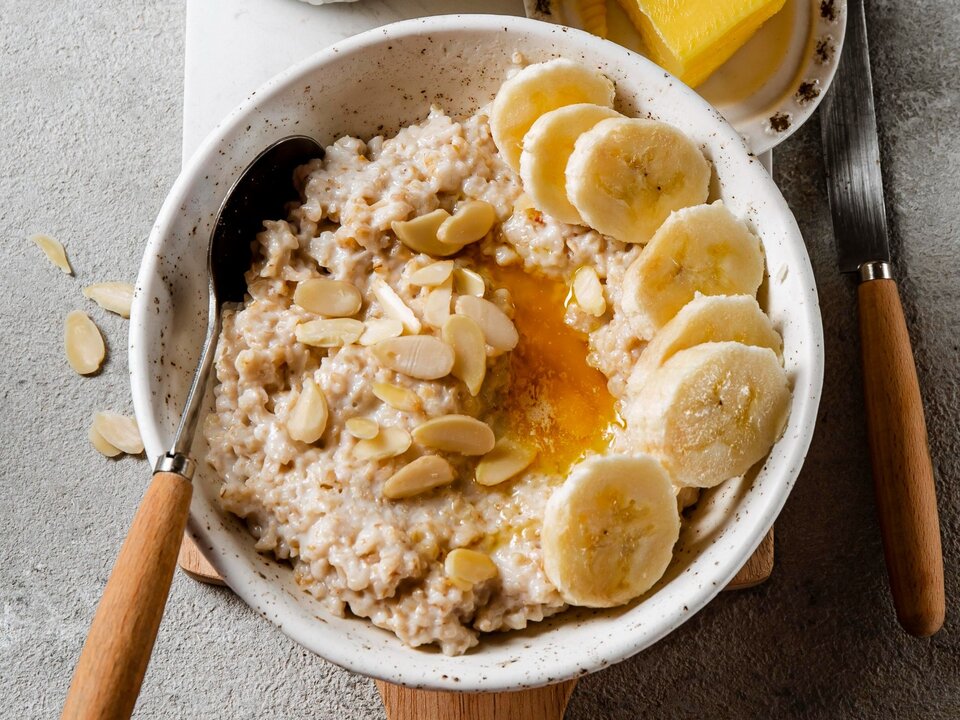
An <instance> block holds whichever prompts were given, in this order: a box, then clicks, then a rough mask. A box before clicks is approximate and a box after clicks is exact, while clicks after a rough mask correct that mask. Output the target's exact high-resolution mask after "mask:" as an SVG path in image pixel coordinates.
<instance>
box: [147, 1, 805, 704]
mask: <svg viewBox="0 0 960 720" xmlns="http://www.w3.org/2000/svg"><path fill="white" fill-rule="evenodd" d="M463 30H466V31H470V32H484V33H488V34H491V35H493V34H501V33H504V32H510V31H512V30H515V31H517V32H522V33H526V34H530V35H537V36H538V37H540V38H541V39H544V40H545V41H546V40H547V39H549V40H550V41H552V42H555V43H557V44H558V45H560V46H561V47H565V48H567V49H569V50H570V51H571V52H573V51H574V50H576V49H581V50H583V49H586V50H588V51H591V52H595V53H596V55H597V56H604V54H605V53H610V52H611V51H610V50H609V47H604V48H603V49H600V48H599V47H597V46H596V45H595V44H597V43H604V44H605V45H606V46H611V44H610V43H606V41H603V40H600V39H598V38H596V37H594V36H591V35H589V34H587V33H584V32H582V31H578V30H573V29H568V28H559V27H558V26H555V25H551V24H548V23H543V22H539V21H535V20H530V19H527V18H514V17H506V16H496V15H447V16H438V17H431V18H421V19H415V20H407V21H403V22H399V23H394V24H392V25H388V26H385V27H381V28H376V29H374V30H370V31H368V32H365V33H362V34H360V35H356V36H354V37H351V38H349V39H347V40H344V41H342V42H339V43H337V44H335V45H333V46H331V47H330V48H327V49H325V50H321V51H319V52H318V53H316V54H315V55H313V56H311V57H310V58H308V59H306V60H305V61H303V62H301V63H298V64H296V65H294V66H293V67H291V68H290V69H288V70H286V71H285V72H283V73H281V74H279V75H278V76H276V77H275V78H273V79H272V80H270V81H269V82H267V83H266V84H265V85H263V86H262V87H261V88H260V89H258V90H257V91H256V92H255V93H253V94H251V96H250V97H249V98H248V99H247V100H246V101H245V102H244V103H242V104H241V105H240V106H239V107H238V108H237V109H236V110H234V111H233V112H232V113H231V114H230V115H228V116H227V118H226V119H225V120H224V121H223V122H222V123H221V124H220V125H219V126H218V127H217V128H216V129H215V130H214V131H213V132H212V133H211V134H210V136H208V137H207V139H206V140H205V141H204V142H203V143H202V144H201V146H200V148H199V149H198V151H197V152H196V153H195V154H194V155H193V157H192V158H191V159H190V160H189V161H188V162H187V163H186V164H185V166H184V168H183V170H182V172H181V174H180V176H179V177H178V178H177V180H176V182H175V183H174V185H173V187H172V189H171V190H170V193H169V194H168V196H167V198H166V200H165V202H164V204H163V206H162V208H161V210H160V213H159V215H158V218H157V221H156V223H155V225H154V228H153V230H152V232H151V235H150V238H149V240H148V242H147V246H146V250H145V253H144V259H143V263H142V265H141V269H140V273H139V275H138V279H137V293H136V295H135V297H134V304H133V312H132V316H131V326H130V335H129V365H130V375H131V387H132V392H133V401H134V407H135V410H136V415H137V419H138V422H139V423H140V429H141V434H142V436H143V439H144V444H145V446H146V448H147V452H148V455H149V456H150V457H151V459H153V458H155V457H157V456H158V455H160V454H161V453H162V452H164V451H165V450H166V447H165V446H164V444H163V442H164V440H163V438H164V436H165V433H164V432H163V431H162V429H161V428H160V427H158V425H157V424H156V423H155V421H154V417H153V414H152V412H151V406H152V403H153V402H154V398H153V396H152V392H151V386H150V377H151V374H150V373H151V368H150V358H149V357H147V356H146V354H145V352H144V351H143V350H142V349H143V348H146V347H148V339H149V335H148V334H149V329H150V325H151V318H152V317H153V313H151V312H149V310H150V309H151V307H152V305H151V300H150V298H149V297H148V293H146V292H143V291H142V289H143V288H145V287H147V286H148V284H149V282H150V281H151V280H152V279H153V278H154V277H155V276H157V275H158V274H159V269H160V258H161V256H162V254H163V249H164V242H165V238H166V236H167V234H168V232H169V231H170V229H171V226H172V225H173V224H174V223H175V221H176V218H177V214H178V211H179V210H180V208H181V206H182V204H183V203H184V202H185V198H186V194H185V193H186V191H187V189H188V188H189V186H190V185H191V183H193V182H196V180H197V178H198V176H201V174H202V173H203V168H204V167H205V165H207V164H208V163H210V162H212V159H213V158H214V156H215V155H216V153H217V152H218V145H219V144H220V142H221V140H222V138H224V137H225V136H227V135H228V134H229V133H230V132H231V131H235V130H236V129H238V127H239V126H240V125H241V124H242V123H244V122H246V117H247V115H248V113H252V112H253V111H254V110H255V109H256V108H257V106H258V105H259V104H261V103H263V102H264V101H265V100H267V99H269V98H272V97H274V96H278V95H282V94H283V93H284V92H285V91H286V90H288V89H289V88H290V87H291V85H294V84H299V83H301V81H302V79H303V78H304V76H305V75H307V74H309V73H312V72H315V71H317V70H318V68H321V67H322V66H323V65H324V64H325V63H328V62H332V61H333V60H334V59H335V58H337V57H343V56H344V55H348V54H351V53H362V52H363V50H364V49H365V48H369V47H371V46H376V45H379V44H382V43H386V42H388V41H390V40H391V39H399V38H404V37H408V36H418V35H422V34H426V33H431V32H432V33H434V34H436V33H454V34H455V33H457V32H459V31H463ZM561 33H562V34H561ZM614 47H618V46H614ZM619 50H622V52H623V53H624V55H623V61H624V62H633V63H641V64H642V63H646V64H647V65H648V66H649V68H647V69H648V70H651V71H655V72H656V73H659V74H660V76H661V77H664V74H663V72H662V70H660V69H659V68H657V67H656V66H654V65H653V64H652V63H650V62H649V61H647V60H646V59H644V58H642V57H640V56H639V55H637V54H635V53H632V52H630V51H629V50H626V49H623V48H619ZM618 57H619V56H618ZM671 92H673V90H672V91H671ZM675 92H676V93H680V94H683V93H686V94H688V95H689V96H690V97H687V98H686V99H685V100H684V102H688V103H695V104H698V105H700V106H702V108H703V111H704V113H705V114H707V113H709V114H710V116H711V117H712V118H715V120H716V130H715V132H716V134H717V135H718V136H719V137H720V138H721V140H722V142H723V143H729V147H730V148H732V149H731V150H730V152H742V153H743V154H744V156H745V157H746V156H748V155H749V151H748V149H747V148H746V146H745V145H744V143H743V140H742V138H740V136H739V135H738V134H737V133H736V131H735V130H734V129H733V128H732V127H731V126H729V125H728V124H727V123H726V121H724V120H723V119H722V118H721V117H720V116H719V115H718V114H717V113H716V111H715V110H713V109H712V108H711V107H710V106H709V105H708V104H707V103H706V102H705V101H704V100H703V99H702V98H700V97H699V96H698V95H696V94H695V93H694V92H693V91H692V90H690V89H689V88H687V87H686V86H684V85H682V84H680V83H676V85H675ZM718 142H719V141H718ZM724 147H725V148H726V147H727V145H725V146H724ZM725 151H726V150H725ZM745 168H752V169H749V172H750V173H754V174H755V175H754V176H753V177H751V181H755V182H757V183H760V187H762V188H764V189H765V192H764V193H763V197H764V200H763V202H770V203H773V204H774V205H775V209H776V212H777V214H778V217H782V221H783V222H784V223H785V224H786V225H787V230H788V234H789V240H790V242H789V243H788V244H787V245H785V247H786V249H787V250H788V251H789V253H788V254H789V256H790V257H789V259H790V260H791V262H793V266H791V267H790V272H791V273H798V274H799V279H800V281H801V285H802V288H803V290H802V293H803V296H804V297H803V302H802V307H803V316H802V317H801V318H800V319H799V321H798V323H799V324H800V325H801V326H802V327H804V328H805V330H806V334H805V335H804V338H805V340H806V341H808V344H807V346H806V347H805V348H803V353H802V354H803V357H804V360H805V361H806V362H808V363H809V365H808V366H807V367H806V370H807V372H806V376H807V380H808V382H807V383H806V384H805V385H803V386H802V387H795V389H794V393H795V400H794V405H793V407H792V414H791V421H790V426H791V428H792V432H794V435H793V436H792V437H790V438H786V437H785V438H784V439H782V440H781V441H780V442H781V443H787V444H785V446H784V447H785V448H786V449H785V450H784V451H783V452H784V456H783V463H782V465H778V466H777V469H778V475H777V476H776V478H777V482H776V484H775V485H773V486H772V489H773V491H772V492H770V493H769V494H768V496H766V497H765V501H764V502H765V504H763V505H762V506H761V507H760V508H759V509H758V511H757V512H756V513H753V514H752V515H751V516H750V518H749V520H747V519H745V518H744V519H741V522H748V523H749V524H748V528H750V529H749V534H747V535H746V539H743V540H742V541H741V542H740V545H739V547H737V548H736V552H729V553H727V554H726V555H725V556H723V557H722V559H721V560H720V561H719V562H717V564H716V567H711V574H710V576H709V577H702V578H701V581H702V582H701V585H700V586H699V587H698V588H697V591H696V592H692V593H690V595H689V597H686V598H685V602H683V603H677V604H676V605H675V606H671V607H670V609H669V611H668V612H665V613H664V614H663V615H661V616H659V617H658V619H657V620H656V621H654V622H650V623H633V624H630V623H627V622H624V620H623V619H622V618H620V617H619V616H618V617H617V618H615V619H612V620H611V621H610V622H611V623H612V624H614V625H615V626H616V632H611V633H610V634H609V635H606V634H605V635H604V636H603V638H602V639H601V640H598V641H597V645H596V647H592V648H591V647H586V648H585V647H583V646H582V645H579V644H577V643H576V642H573V639H574V638H573V637H570V638H567V637H566V635H571V636H574V635H575V634H576V631H577V630H579V627H578V626H577V625H574V626H573V627H571V628H570V629H571V630H572V631H573V632H566V631H567V626H566V625H565V624H563V623H561V627H559V628H557V629H556V630H555V632H557V633H560V634H563V635H564V639H563V642H562V643H559V644H561V645H562V646H563V647H564V651H563V652H554V653H553V654H552V655H551V656H550V657H549V658H548V657H544V656H538V652H537V651H538V648H537V643H538V640H539V639H540V636H534V637H532V639H530V645H529V650H527V651H526V653H529V656H530V659H529V661H527V660H524V661H523V662H521V664H520V665H519V666H517V665H513V666H510V667H505V666H504V663H499V664H497V665H492V664H490V663H488V664H486V665H482V664H481V663H479V660H477V658H481V659H482V655H483V652H484V644H483V642H482V641H481V644H480V646H479V647H478V648H475V649H474V650H472V651H471V653H470V654H468V656H461V658H462V657H469V656H470V655H472V656H473V658H474V661H472V662H467V663H459V667H460V671H459V674H458V676H453V675H448V674H447V673H444V674H442V675H441V674H440V671H441V670H443V669H446V668H448V667H449V668H455V667H458V660H459V659H460V658H457V657H451V658H448V657H445V656H443V655H441V654H438V653H424V652H422V651H420V650H417V649H409V656H408V657H409V662H403V663H397V662H394V663H393V664H389V662H388V661H387V660H385V659H383V658H381V657H379V656H378V654H377V653H376V652H370V651H369V650H366V649H364V648H362V647H361V645H360V644H359V643H356V644H351V643H350V642H343V643H329V644H326V645H324V644H322V643H321V642H319V641H318V640H317V638H316V635H315V634H314V633H312V632H311V630H313V629H315V628H316V627H317V626H316V622H315V621H311V620H308V619H305V618H303V617H298V616H296V615H294V614H292V613H289V612H285V611H284V610H283V609H282V606H280V605H278V604H277V603H276V602H273V603H271V602H269V600H268V598H270V597H273V598H275V597H276V594H277V593H276V592H275V588H274V587H273V586H271V581H269V580H268V579H267V578H266V577H262V576H261V577H254V575H255V573H253V572H250V571H249V570H247V569H245V568H244V566H243V563H242V562H240V561H239V560H234V559H233V558H231V557H228V556H226V555H217V554H212V553H205V554H206V555H207V559H208V560H210V561H211V563H212V564H213V566H214V567H215V568H216V569H217V571H218V572H220V574H221V575H222V576H223V578H224V580H225V582H226V584H227V585H228V586H229V587H231V588H232V589H233V590H234V592H236V594H237V595H238V596H239V597H240V598H241V599H242V600H243V601H244V602H245V603H247V604H248V605H250V606H251V607H252V608H254V609H256V610H257V611H258V612H259V613H260V614H262V615H263V616H264V617H266V618H268V619H269V620H270V621H271V622H273V623H274V624H276V625H277V626H278V627H279V628H280V629H281V630H282V631H283V632H284V633H285V634H286V635H287V636H289V637H290V638H291V639H293V640H295V641H296V642H298V643H300V644H301V645H303V646H304V647H306V648H307V649H309V650H311V651H313V652H314V653H316V654H318V655H320V656H322V657H324V658H325V659H327V660H329V661H331V662H333V663H335V664H337V665H339V666H341V667H343V668H346V669H348V670H352V671H355V672H359V673H362V674H365V675H369V676H372V677H375V678H380V679H383V680H386V681H388V682H393V683H397V684H402V685H408V686H411V687H428V688H433V689H439V690H459V691H501V690H519V689H523V688H529V687H536V686H541V685H547V684H550V683H555V682H560V681H562V680H565V679H569V678H573V677H579V676H581V675H584V674H586V673H589V672H593V671H595V670H598V669H601V668H603V667H606V666H608V665H610V664H613V663H616V662H618V661H621V660H623V659H625V658H627V657H630V656H632V655H634V654H636V653H638V652H639V651H640V650H642V649H644V648H646V647H648V646H650V645H652V644H653V643H655V642H656V641H658V640H659V639H661V638H662V637H664V636H665V635H667V634H668V633H669V632H671V631H672V630H673V629H675V628H676V627H678V626H679V625H681V624H682V623H683V622H685V621H686V620H688V619H689V618H690V617H692V616H693V615H694V614H695V613H696V612H697V611H698V610H700V609H701V608H702V607H703V606H705V605H706V604H707V603H708V602H709V601H710V600H711V599H712V598H713V597H714V596H715V595H716V594H717V593H718V592H720V590H721V589H722V588H723V587H724V586H725V585H726V584H727V583H728V582H729V581H730V580H731V579H732V578H733V576H734V575H735V574H736V573H737V572H738V571H739V569H740V567H741V566H742V565H743V564H744V562H746V560H747V559H748V558H749V557H750V555H751V554H752V553H753V551H754V550H755V549H756V548H757V546H758V545H759V544H760V542H761V541H762V539H763V538H764V536H765V535H766V533H767V531H768V530H769V529H770V527H771V526H772V525H773V522H774V519H775V518H776V516H777V515H778V514H779V512H780V510H781V508H782V507H783V504H784V502H785V501H786V498H787V496H788V494H789V492H790V490H791V488H792V486H793V484H794V481H795V480H796V477H797V475H798V474H799V472H800V467H801V466H802V464H803V460H804V457H805V455H806V452H807V449H808V447H809V444H810V441H811V438H812V435H813V429H814V424H815V421H816V414H817V408H818V404H819V399H820V390H821V385H822V377H823V337H822V325H821V321H820V314H819V304H818V300H817V294H816V285H815V282H814V278H813V272H812V269H811V267H810V262H809V258H808V256H807V253H806V249H805V246H804V244H803V239H802V237H801V235H800V231H799V228H798V227H797V225H796V220H795V219H794V218H793V215H792V214H791V212H790V210H789V208H788V206H787V204H786V201H785V200H784V199H783V197H782V196H781V195H780V192H779V190H778V189H777V187H776V185H775V184H774V183H773V181H772V179H770V177H769V175H767V173H766V171H765V170H763V169H762V168H761V167H760V165H759V163H757V162H756V161H755V160H753V159H751V162H749V163H745ZM745 172H747V170H746V169H745ZM772 272H773V270H772V269H771V273H772ZM189 529H190V532H191V534H192V535H193V536H194V537H195V538H197V539H198V541H199V542H198V545H200V546H201V547H202V546H205V545H209V542H210V535H209V534H208V532H207V529H206V528H205V527H204V523H203V522H202V521H200V520H199V519H198V517H197V516H196V515H195V508H193V507H192V508H191V517H190V521H189ZM744 532H746V531H744ZM642 604H643V603H641V605H642ZM356 622H368V621H367V620H357V621H356ZM591 627H592V626H591ZM524 647H528V646H524ZM405 657H407V656H406V655H405ZM480 667H482V671H481V670H480ZM464 669H466V670H468V671H469V672H468V674H466V675H464V674H463V673H464ZM474 671H476V672H474Z"/></svg>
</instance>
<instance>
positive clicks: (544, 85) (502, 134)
mask: <svg viewBox="0 0 960 720" xmlns="http://www.w3.org/2000/svg"><path fill="white" fill-rule="evenodd" d="M613 97H614V88H613V83H612V82H610V80H609V79H608V78H607V77H605V76H604V75H602V74H601V73H599V72H597V71H596V70H592V69H590V68H588V67H586V66H584V65H580V64H578V63H575V62H572V61H570V60H565V59H563V58H557V59H556V60H549V61H547V62H543V63H537V64H535V65H528V66H527V67H525V68H524V69H523V70H521V71H520V72H518V73H517V74H516V75H514V76H513V77H512V78H510V79H509V80H507V81H506V82H505V83H503V85H501V86H500V90H498V91H497V96H496V97H495V98H494V100H493V105H492V107H491V108H490V132H491V133H492V134H493V141H494V142H495V143H496V144H497V148H498V149H499V150H500V154H501V155H502V156H503V159H504V160H505V161H506V163H507V164H508V165H509V166H510V167H511V168H513V169H514V170H519V169H520V149H521V147H522V144H523V136H524V135H526V134H527V130H529V129H530V126H531V125H533V123H534V121H535V120H536V119H537V118H538V117H540V116H541V115H543V114H544V113H547V112H550V111H551V110H555V109H556V108H558V107H563V106H564V105H573V104H574V103H593V104H594V105H605V106H607V107H613Z"/></svg>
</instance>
